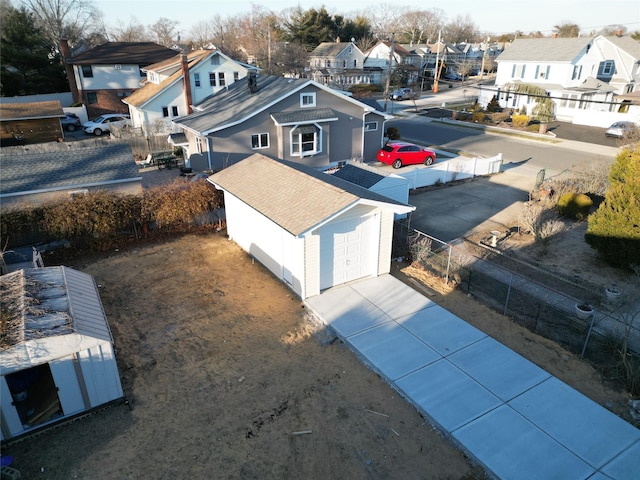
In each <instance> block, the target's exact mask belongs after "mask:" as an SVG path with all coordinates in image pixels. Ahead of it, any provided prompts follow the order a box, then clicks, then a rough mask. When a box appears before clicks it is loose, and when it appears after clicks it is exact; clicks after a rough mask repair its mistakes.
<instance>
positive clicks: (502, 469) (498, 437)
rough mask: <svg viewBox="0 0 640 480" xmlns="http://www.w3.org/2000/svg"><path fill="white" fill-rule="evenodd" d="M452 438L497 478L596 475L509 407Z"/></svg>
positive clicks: (577, 479) (566, 479) (565, 479)
mask: <svg viewBox="0 0 640 480" xmlns="http://www.w3.org/2000/svg"><path fill="white" fill-rule="evenodd" d="M453 437H454V438H455V439H456V440H458V441H459V442H460V443H461V444H462V445H464V447H465V449H467V450H468V451H469V452H471V453H472V454H473V456H474V457H476V458H477V459H478V460H479V461H480V462H481V463H482V464H483V465H484V466H485V467H486V468H487V469H488V470H490V471H491V472H493V474H494V475H496V476H497V477H498V478H504V479H562V480H584V479H586V478H588V477H589V475H591V474H593V473H595V469H594V468H593V467H591V466H589V465H588V464H587V463H586V462H584V461H582V460H581V459H580V458H578V457H577V456H576V455H574V454H573V453H572V452H570V451H569V450H567V449H566V448H564V447H563V446H562V445H560V444H559V443H558V442H556V441H555V440H553V439H552V438H550V437H549V436H548V435H546V434H545V433H544V432H542V431H541V430H540V429H538V428H537V427H536V426H535V425H534V424H532V423H531V422H529V421H528V420H527V419H525V418H523V417H522V416H521V415H520V414H518V413H517V412H516V411H514V410H513V409H511V408H510V407H508V406H507V405H503V406H501V407H500V408H497V409H495V410H493V411H491V412H489V413H487V414H486V415H483V416H482V417H480V418H478V419H477V420H474V421H473V422H471V423H469V424H467V425H465V426H463V427H462V428H460V429H458V430H456V431H455V432H453Z"/></svg>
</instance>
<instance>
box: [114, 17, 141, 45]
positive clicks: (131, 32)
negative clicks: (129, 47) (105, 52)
mask: <svg viewBox="0 0 640 480" xmlns="http://www.w3.org/2000/svg"><path fill="white" fill-rule="evenodd" d="M111 36H112V38H113V39H114V40H115V41H116V42H144V41H148V40H149V35H147V32H146V30H145V28H144V25H142V24H141V23H140V22H139V21H138V19H137V18H136V17H134V16H131V17H129V22H128V23H124V22H123V21H122V20H118V24H117V25H116V26H115V27H114V28H113V34H112V35H111Z"/></svg>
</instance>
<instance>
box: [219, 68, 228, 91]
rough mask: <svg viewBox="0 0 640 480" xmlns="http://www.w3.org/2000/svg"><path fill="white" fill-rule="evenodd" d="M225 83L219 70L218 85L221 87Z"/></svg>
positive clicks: (222, 73)
mask: <svg viewBox="0 0 640 480" xmlns="http://www.w3.org/2000/svg"><path fill="white" fill-rule="evenodd" d="M226 84H227V81H226V79H225V76H224V72H220V73H219V74H218V85H220V86H221V87H224V86H225V85H226Z"/></svg>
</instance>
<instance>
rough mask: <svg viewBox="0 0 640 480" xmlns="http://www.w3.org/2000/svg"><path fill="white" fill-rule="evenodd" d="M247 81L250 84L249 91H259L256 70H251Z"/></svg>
mask: <svg viewBox="0 0 640 480" xmlns="http://www.w3.org/2000/svg"><path fill="white" fill-rule="evenodd" d="M247 81H248V84H249V91H250V92H251V93H256V92H257V91H258V79H257V78H256V72H249V76H248V77H247Z"/></svg>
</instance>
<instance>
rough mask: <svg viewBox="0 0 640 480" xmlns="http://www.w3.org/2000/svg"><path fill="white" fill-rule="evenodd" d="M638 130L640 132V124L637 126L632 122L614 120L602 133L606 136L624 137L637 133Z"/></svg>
mask: <svg viewBox="0 0 640 480" xmlns="http://www.w3.org/2000/svg"><path fill="white" fill-rule="evenodd" d="M639 132H640V126H638V125H637V124H635V123H633V122H627V121H621V122H615V123H614V124H613V125H611V126H610V127H609V128H607V130H606V131H605V132H604V134H605V135H606V136H607V137H617V138H622V137H626V136H627V135H629V134H633V133H639Z"/></svg>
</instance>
